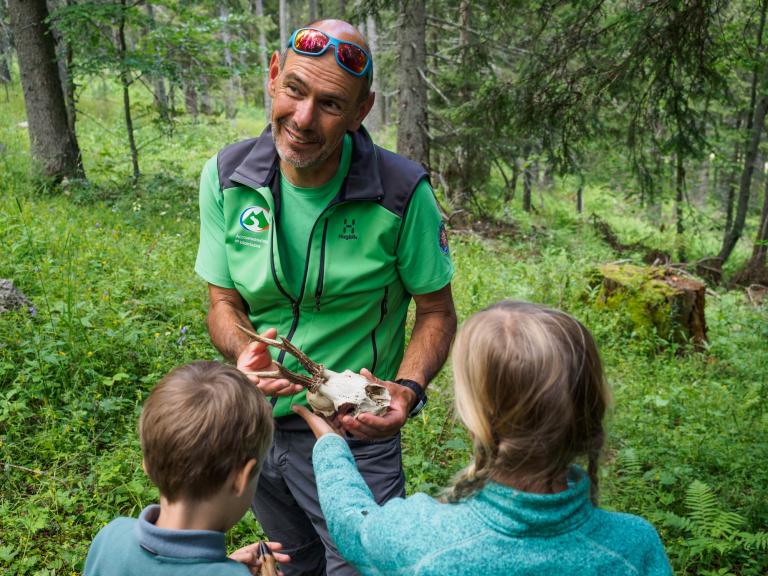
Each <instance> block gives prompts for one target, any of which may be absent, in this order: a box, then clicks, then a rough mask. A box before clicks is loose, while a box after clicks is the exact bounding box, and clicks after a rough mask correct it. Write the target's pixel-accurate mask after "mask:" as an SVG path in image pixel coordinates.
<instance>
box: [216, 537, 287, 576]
mask: <svg viewBox="0 0 768 576" xmlns="http://www.w3.org/2000/svg"><path fill="white" fill-rule="evenodd" d="M264 544H266V547H267V548H268V549H269V551H270V552H271V553H272V554H271V555H270V556H271V557H272V559H273V560H276V561H277V562H279V563H281V564H287V563H288V562H290V561H291V557H290V556H288V555H287V554H280V552H278V550H280V549H281V548H282V547H283V545H282V544H280V543H279V542H255V543H253V544H249V545H248V546H244V547H243V548H240V549H239V550H235V551H234V552H232V554H230V555H229V558H230V559H231V560H234V561H235V562H240V563H241V564H245V566H246V568H248V570H249V571H250V573H251V574H253V576H260V575H261V573H262V566H264V567H266V566H265V563H264V562H262V557H263V556H262V551H261V547H262V545H264ZM268 574H269V576H272V574H278V575H279V576H283V573H282V572H279V571H278V572H275V571H274V569H273V571H272V572H268Z"/></svg>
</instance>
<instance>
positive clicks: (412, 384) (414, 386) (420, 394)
mask: <svg viewBox="0 0 768 576" xmlns="http://www.w3.org/2000/svg"><path fill="white" fill-rule="evenodd" d="M395 382H397V383H398V384H400V386H405V387H406V388H410V389H411V390H413V393H414V394H416V404H414V406H413V408H411V411H410V412H409V413H408V418H413V417H414V416H416V415H417V414H418V413H419V412H421V411H422V409H423V408H424V406H425V405H426V404H427V393H426V392H425V391H424V388H422V387H421V386H420V385H419V383H418V382H416V381H414V380H409V379H407V378H398V379H397V380H395Z"/></svg>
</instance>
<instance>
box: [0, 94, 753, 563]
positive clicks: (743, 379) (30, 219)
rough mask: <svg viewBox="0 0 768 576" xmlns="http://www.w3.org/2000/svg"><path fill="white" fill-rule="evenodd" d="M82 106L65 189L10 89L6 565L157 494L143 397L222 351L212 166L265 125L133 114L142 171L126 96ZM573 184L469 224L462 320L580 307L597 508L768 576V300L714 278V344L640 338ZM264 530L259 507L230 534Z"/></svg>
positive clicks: (76, 541)
mask: <svg viewBox="0 0 768 576" xmlns="http://www.w3.org/2000/svg"><path fill="white" fill-rule="evenodd" d="M107 94H109V91H108V92H107ZM81 105H82V106H83V107H84V109H85V111H86V112H87V113H88V116H84V117H82V118H81V120H80V124H79V130H80V132H79V135H80V142H81V146H82V148H83V150H84V157H85V160H86V171H87V173H88V174H89V177H90V183H89V184H79V183H70V184H69V185H68V186H65V187H64V189H63V193H62V194H51V193H50V191H49V190H47V189H46V188H45V186H42V185H40V184H39V183H36V182H35V181H33V180H31V179H30V178H29V176H28V171H29V160H28V155H27V148H28V143H27V140H26V138H27V136H26V132H25V130H24V129H22V128H20V127H19V126H18V123H19V122H21V121H22V120H23V119H24V114H23V105H22V102H21V95H20V90H19V89H18V87H14V88H13V89H12V91H11V100H10V102H9V103H8V104H7V105H5V104H4V105H3V106H2V108H0V142H2V143H3V144H4V145H5V153H4V154H3V155H2V156H0V246H2V248H3V249H2V257H0V277H2V278H11V279H13V281H14V282H15V283H16V285H17V286H18V287H19V288H20V289H21V290H22V291H23V292H25V293H26V294H27V295H28V296H29V297H30V299H31V300H32V301H33V303H34V305H35V308H36V315H35V316H31V315H30V314H29V313H27V312H26V311H20V312H14V313H9V314H3V315H2V316H0V475H1V476H0V484H2V491H1V492H0V569H1V570H2V572H3V573H4V574H8V575H15V574H19V575H21V574H24V575H27V574H29V575H32V574H39V575H42V574H74V573H78V572H79V571H80V570H81V569H82V566H83V561H84V558H85V554H86V552H87V549H88V545H89V543H90V541H91V539H92V538H93V536H94V535H95V533H96V532H97V531H98V529H99V528H100V527H101V526H103V525H104V524H106V523H107V522H109V521H110V520H111V519H112V518H113V517H115V516H117V515H121V514H122V515H129V516H135V515H137V513H138V512H139V510H141V508H142V507H143V506H145V505H146V504H147V503H150V502H152V501H154V500H156V498H157V493H156V490H155V489H154V488H153V487H152V486H151V485H150V484H149V482H148V481H147V479H146V478H145V477H144V474H143V472H142V470H141V456H140V450H139V446H138V441H137V439H136V431H135V427H136V420H137V417H138V414H139V410H140V406H141V403H142V402H143V400H144V398H145V397H146V395H147V393H148V392H149V390H150V389H151V388H152V386H153V385H154V383H155V382H156V381H157V379H158V378H159V377H160V376H161V375H162V374H164V373H165V372H167V371H168V370H169V369H170V368H171V367H173V366H175V365H177V364H180V363H183V362H187V361H190V360H192V359H196V358H213V357H216V356H217V353H216V351H215V350H214V348H213V347H212V346H211V344H210V342H209V339H208V336H207V332H206V328H205V323H204V318H205V311H206V291H205V286H204V284H203V282H202V281H201V280H200V279H199V278H197V277H196V276H195V275H194V273H193V271H192V268H193V261H194V257H195V252H196V247H197V225H198V224H197V213H196V201H197V199H196V197H197V192H196V186H197V184H196V181H197V177H198V173H199V170H200V169H201V167H202V164H203V162H204V161H205V159H207V158H208V157H210V156H211V155H212V154H213V153H215V151H216V150H217V149H218V148H219V147H220V146H222V145H224V144H225V143H228V142H232V141H235V140H237V139H239V138H243V137H247V136H251V135H253V134H254V133H256V132H258V131H259V130H260V125H261V112H260V111H259V110H245V111H242V112H241V113H240V115H239V116H238V118H237V121H236V122H234V123H230V122H229V121H226V120H221V119H201V121H200V123H198V124H193V123H191V122H189V121H188V120H185V119H183V118H182V119H180V121H179V122H178V123H177V126H176V128H175V131H174V133H173V135H172V136H168V135H165V134H163V133H162V132H160V131H159V130H158V128H157V127H156V126H155V125H154V124H152V123H151V122H149V121H148V118H147V117H146V116H145V117H142V116H141V115H139V120H138V124H139V142H140V143H144V147H143V149H142V156H141V165H142V169H143V171H144V176H143V177H142V178H141V180H140V181H139V182H138V183H137V184H136V185H131V184H129V176H130V161H129V158H128V154H127V148H126V145H125V143H124V142H123V141H122V139H121V130H122V129H121V124H120V117H119V114H118V112H117V111H118V110H119V105H118V103H117V100H116V99H110V98H104V97H101V96H99V94H97V93H96V92H93V93H86V94H84V95H83V97H82V99H81ZM107 130H108V131H107ZM392 138H393V132H392V131H391V130H390V131H388V132H387V135H386V140H389V141H390V144H391V140H392ZM571 196H572V191H571V190H570V189H569V187H568V185H567V183H566V184H561V185H560V186H559V187H557V188H556V189H555V190H554V191H552V192H548V193H547V194H546V196H545V207H544V208H543V209H539V211H538V212H537V213H536V214H534V215H526V214H522V213H520V212H519V211H518V209H517V207H515V206H511V207H507V210H508V213H509V217H510V218H512V219H513V220H514V221H515V223H516V224H517V230H518V231H517V233H516V234H515V235H514V236H513V237H512V238H506V239H505V238H497V239H493V240H489V239H483V238H481V237H479V236H477V235H475V234H473V233H468V232H454V233H453V235H452V237H451V250H452V255H453V258H454V261H455V264H456V269H457V274H456V277H455V279H454V284H453V287H454V294H455V298H456V305H457V310H458V312H459V316H460V318H462V319H463V318H466V317H467V316H468V315H469V314H471V313H472V312H474V311H476V310H478V309H480V308H482V307H484V306H486V305H488V304H490V303H492V302H494V301H496V300H499V299H501V298H517V299H525V300H533V301H537V302H541V303H545V304H549V305H552V306H557V307H560V308H563V309H566V310H568V311H570V312H572V313H573V314H575V315H576V316H577V317H579V318H580V319H581V320H582V321H583V322H585V324H586V325H587V326H588V327H589V328H590V329H591V330H592V331H593V333H594V335H595V337H596V339H597V341H598V343H599V345H600V347H601V350H602V354H603V358H604V361H605V364H606V368H607V373H608V377H609V380H610V382H611V383H612V386H613V393H614V405H613V409H612V412H611V417H610V422H609V426H610V436H609V446H608V450H607V454H606V462H605V464H604V466H603V467H602V470H601V482H602V503H603V505H604V506H606V507H608V508H611V509H616V510H623V511H628V512H633V513H637V514H641V515H643V516H645V517H646V518H649V519H650V520H652V521H653V522H654V523H655V525H656V526H657V528H658V529H659V531H660V533H661V535H662V538H663V540H664V542H665V545H666V547H667V550H668V553H669V555H670V558H671V560H672V562H673V565H674V567H675V570H676V572H677V573H680V574H684V573H688V574H744V575H758V574H765V573H766V571H768V560H767V559H766V558H768V537H763V536H761V534H763V535H764V534H765V532H764V531H765V527H766V526H768V467H766V465H765V462H768V413H767V412H766V409H765V401H764V399H765V398H766V396H767V395H768V394H767V393H768V390H767V388H768V384H767V383H768V345H767V344H766V343H767V342H768V311H767V310H766V308H765V307H763V308H753V307H752V306H750V305H749V304H748V302H747V301H746V299H745V298H744V296H743V294H741V293H739V292H723V291H718V292H712V293H710V294H709V295H708V299H707V310H706V313H707V322H708V326H709V344H708V347H707V349H706V350H705V352H703V353H689V354H681V352H683V350H681V349H680V347H679V346H676V345H674V344H671V343H667V342H663V341H660V340H659V339H657V338H652V337H651V338H648V337H645V338H641V337H640V336H638V335H637V334H635V333H634V332H633V331H632V330H631V329H630V328H628V327H627V324H626V322H625V319H624V318H622V317H621V316H620V315H616V313H614V312H610V311H606V310H602V309H599V308H597V307H595V306H593V303H592V301H591V296H590V291H589V287H588V286H587V277H588V271H589V270H591V269H592V268H594V266H596V265H597V264H600V263H604V262H607V261H611V260H615V259H616V256H615V254H614V253H613V252H612V251H611V250H610V249H609V248H608V247H607V246H606V245H605V244H603V243H602V242H601V241H600V240H599V239H598V238H597V237H596V236H595V234H594V232H593V230H592V228H591V226H590V225H589V223H588V221H586V220H585V219H583V218H581V217H578V216H577V215H575V214H574V213H573V209H572V207H571V205H572V202H571V200H572V198H571ZM586 206H587V207H588V211H589V209H590V207H592V206H596V207H599V209H600V210H599V212H600V214H601V216H603V217H605V218H606V219H607V220H608V221H609V222H610V223H611V224H612V225H614V226H615V227H616V228H617V229H618V230H619V231H620V232H621V233H622V234H623V236H622V240H623V241H624V242H627V243H631V242H634V241H638V240H643V241H644V242H647V243H648V244H651V245H654V246H662V247H663V246H664V245H665V244H667V243H668V242H670V240H671V237H670V233H671V232H670V231H671V230H672V229H673V227H672V226H669V225H668V226H667V228H666V232H659V231H658V228H657V227H650V226H649V225H648V224H647V223H646V221H645V220H644V219H643V218H642V216H641V214H642V211H641V210H639V209H638V208H637V206H634V208H633V205H632V204H631V201H629V200H626V199H620V198H619V197H618V196H616V195H615V194H612V193H611V191H610V190H607V189H606V188H604V187H600V186H597V185H595V186H591V187H589V188H588V189H587V191H586ZM588 211H587V212H588ZM639 214H640V216H639ZM664 214H665V216H664V217H666V218H670V217H671V216H670V214H671V212H670V211H669V210H668V209H667V208H665V212H664ZM703 221H706V220H703ZM697 234H698V235H699V236H701V238H702V240H701V241H700V243H701V245H702V246H705V247H707V246H709V244H712V243H713V242H715V241H716V238H717V237H718V236H717V234H718V232H717V231H716V230H710V229H707V228H706V227H705V226H704V225H703V224H702V225H701V226H700V229H699V230H697ZM740 250H742V251H743V252H742V253H743V254H746V253H748V251H747V250H746V248H744V247H741V248H740ZM738 257H740V256H739V255H737V258H738ZM450 388H451V387H450V369H449V368H448V367H446V369H445V370H444V371H443V372H442V373H441V374H440V376H439V377H438V378H437V380H436V381H435V382H434V383H433V385H432V387H431V390H432V392H431V399H430V403H429V405H428V407H427V409H426V410H425V412H424V414H423V416H422V417H420V418H418V419H415V420H414V421H412V422H410V423H409V424H408V426H407V427H406V428H405V431H404V462H405V468H406V473H407V477H408V488H409V491H411V492H412V491H415V490H424V491H428V492H431V493H436V492H437V491H438V490H439V488H440V487H441V486H444V485H445V484H446V483H447V482H448V481H449V479H450V477H451V476H452V474H453V473H455V472H456V471H457V470H458V469H459V468H460V467H461V466H463V465H464V464H465V463H466V462H467V458H468V454H469V448H470V444H469V439H468V438H467V436H466V433H465V432H464V431H463V430H462V428H461V427H460V426H458V425H457V423H456V422H455V419H454V417H453V412H452V409H451V403H452V395H451V389H450ZM728 514H736V515H737V516H736V517H733V516H728ZM260 536H261V532H260V529H259V526H258V524H257V523H256V522H255V521H254V520H253V519H252V518H250V516H249V517H247V518H245V519H244V520H243V521H241V523H240V524H238V526H237V527H236V528H235V529H234V530H233V531H232V532H231V533H230V536H229V540H228V543H229V545H230V546H231V547H232V548H235V547H237V546H238V545H242V544H245V543H247V542H250V541H253V540H254V539H256V538H259V537H260Z"/></svg>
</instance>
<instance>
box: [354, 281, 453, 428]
mask: <svg viewBox="0 0 768 576" xmlns="http://www.w3.org/2000/svg"><path fill="white" fill-rule="evenodd" d="M413 300H414V302H415V303H416V320H415V322H414V325H413V332H412V333H411V340H410V342H409V343H408V347H407V348H406V349H405V355H404V356H403V361H402V362H401V363H400V368H399V370H398V371H397V377H398V379H399V378H406V379H408V380H414V381H416V382H418V383H419V384H420V385H421V386H423V387H424V388H426V387H427V385H428V384H429V381H430V380H432V378H433V377H434V376H435V374H437V372H438V371H439V370H440V368H442V366H443V364H444V363H445V360H446V358H448V352H449V350H450V348H451V342H452V341H453V337H454V335H455V334H456V310H455V308H454V305H453V296H452V295H451V285H450V284H447V285H446V286H445V287H443V288H441V289H440V290H436V291H435V292H430V293H429V294H421V295H418V296H416V295H414V297H413ZM360 373H361V374H362V375H363V376H366V377H367V378H370V379H372V380H376V381H377V382H379V383H381V384H384V385H385V386H386V387H387V388H388V389H389V393H390V395H391V396H392V399H391V402H390V409H389V411H388V412H387V413H386V414H385V415H384V416H374V415H373V414H360V415H359V416H357V418H353V417H352V416H343V417H342V418H341V425H342V426H343V428H344V429H345V430H347V431H348V432H349V433H351V434H352V435H354V436H356V437H358V438H383V437H387V436H392V435H394V434H396V433H397V432H398V430H400V428H402V427H403V425H404V424H405V422H406V420H407V419H408V413H409V412H410V411H411V408H413V406H414V405H415V404H416V394H415V393H414V392H413V391H412V390H410V389H409V388H406V387H405V386H400V385H399V384H397V383H395V382H383V381H381V380H378V379H377V378H375V377H374V376H373V375H372V374H371V373H370V372H369V371H368V370H361V372H360Z"/></svg>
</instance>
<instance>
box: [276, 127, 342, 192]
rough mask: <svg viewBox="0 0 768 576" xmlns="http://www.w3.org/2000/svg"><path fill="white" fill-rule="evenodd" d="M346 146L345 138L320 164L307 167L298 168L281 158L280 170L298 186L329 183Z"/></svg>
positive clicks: (312, 186) (305, 186) (317, 185)
mask: <svg viewBox="0 0 768 576" xmlns="http://www.w3.org/2000/svg"><path fill="white" fill-rule="evenodd" d="M343 148H344V140H343V139H342V141H341V142H340V143H339V145H338V146H337V147H336V150H334V151H333V152H332V153H331V155H330V156H329V157H328V158H326V159H325V162H323V163H322V164H320V165H319V166H309V167H307V168H297V167H296V166H293V165H291V164H289V163H288V162H286V161H285V160H283V159H282V158H281V159H280V172H281V173H282V174H283V176H285V177H286V178H287V179H288V181H289V182H290V183H291V184H293V185H294V186H296V187H298V188H319V187H320V186H322V185H323V184H325V183H327V182H328V181H329V180H330V179H331V178H333V176H334V174H336V170H338V169H339V163H340V162H341V151H342V150H343Z"/></svg>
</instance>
